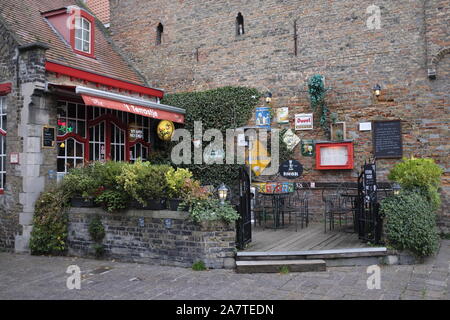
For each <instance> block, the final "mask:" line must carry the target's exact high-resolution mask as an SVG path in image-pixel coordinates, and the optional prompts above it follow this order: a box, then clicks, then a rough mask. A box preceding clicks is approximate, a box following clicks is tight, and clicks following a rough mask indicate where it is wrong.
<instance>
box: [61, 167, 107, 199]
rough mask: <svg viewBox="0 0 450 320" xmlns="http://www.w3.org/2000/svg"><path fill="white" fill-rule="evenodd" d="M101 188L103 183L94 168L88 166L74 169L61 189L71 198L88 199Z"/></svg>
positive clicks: (65, 179)
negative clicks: (80, 197)
mask: <svg viewBox="0 0 450 320" xmlns="http://www.w3.org/2000/svg"><path fill="white" fill-rule="evenodd" d="M100 186H101V182H100V180H99V179H97V178H96V176H95V174H94V168H93V166H86V167H82V168H75V169H72V170H71V171H70V173H69V174H67V175H66V176H65V177H64V180H63V182H62V185H61V189H63V190H64V191H65V192H66V193H67V194H69V195H70V196H71V197H74V196H82V197H83V198H86V199H87V198H89V197H92V196H93V195H94V194H95V193H96V192H98V191H99V188H100Z"/></svg>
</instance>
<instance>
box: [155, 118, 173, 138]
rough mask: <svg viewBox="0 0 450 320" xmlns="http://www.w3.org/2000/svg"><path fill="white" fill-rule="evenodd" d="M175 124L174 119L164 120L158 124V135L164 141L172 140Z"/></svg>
mask: <svg viewBox="0 0 450 320" xmlns="http://www.w3.org/2000/svg"><path fill="white" fill-rule="evenodd" d="M174 131H175V126H174V124H173V122H172V121H168V120H163V121H161V122H160V123H159V124H158V128H157V133H158V137H159V138H160V139H161V140H163V141H170V139H172V136H173V133H174Z"/></svg>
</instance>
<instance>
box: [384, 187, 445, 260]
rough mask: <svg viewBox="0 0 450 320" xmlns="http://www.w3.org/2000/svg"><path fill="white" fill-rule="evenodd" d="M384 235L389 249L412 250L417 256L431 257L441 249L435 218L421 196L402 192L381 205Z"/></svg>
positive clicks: (430, 206)
mask: <svg viewBox="0 0 450 320" xmlns="http://www.w3.org/2000/svg"><path fill="white" fill-rule="evenodd" d="M381 212H382V214H383V215H384V216H385V224H384V226H385V233H386V240H387V242H388V244H389V245H391V246H392V247H394V248H396V249H399V250H405V249H407V250H410V251H412V252H413V253H415V254H416V255H418V256H429V255H432V254H433V253H435V252H436V250H437V249H438V246H439V234H438V231H437V227H436V214H435V213H434V211H433V208H432V205H431V204H430V203H429V201H427V200H426V199H425V198H424V197H423V196H422V195H420V194H419V193H416V192H411V191H402V192H401V193H400V194H399V195H395V196H392V197H390V198H387V199H385V200H383V201H382V203H381Z"/></svg>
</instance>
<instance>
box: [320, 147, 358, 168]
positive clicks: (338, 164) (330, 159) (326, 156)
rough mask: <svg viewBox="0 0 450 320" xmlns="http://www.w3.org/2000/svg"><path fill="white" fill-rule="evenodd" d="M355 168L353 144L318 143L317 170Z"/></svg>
mask: <svg viewBox="0 0 450 320" xmlns="http://www.w3.org/2000/svg"><path fill="white" fill-rule="evenodd" d="M353 168H354V149H353V142H339V143H316V170H351V169H353Z"/></svg>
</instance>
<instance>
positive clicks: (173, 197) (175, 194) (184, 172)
mask: <svg viewBox="0 0 450 320" xmlns="http://www.w3.org/2000/svg"><path fill="white" fill-rule="evenodd" d="M191 178H192V172H190V171H189V170H188V169H181V168H178V169H174V168H170V169H169V171H167V172H166V180H167V198H168V199H167V207H168V209H170V210H175V211H176V210H178V207H179V205H180V203H181V202H182V201H183V199H184V198H185V197H186V196H187V194H188V193H189V192H190V190H189V185H188V184H187V183H186V182H187V181H188V180H190V179H191Z"/></svg>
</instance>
